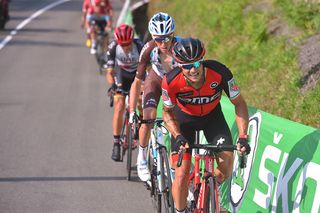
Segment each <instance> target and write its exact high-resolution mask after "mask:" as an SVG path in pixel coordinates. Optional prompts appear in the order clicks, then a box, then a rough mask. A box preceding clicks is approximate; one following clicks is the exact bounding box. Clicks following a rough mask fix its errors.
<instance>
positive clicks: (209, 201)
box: [205, 177, 220, 213]
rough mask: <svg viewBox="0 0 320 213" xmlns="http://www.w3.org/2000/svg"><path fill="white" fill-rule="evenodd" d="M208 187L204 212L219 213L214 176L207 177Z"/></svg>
mask: <svg viewBox="0 0 320 213" xmlns="http://www.w3.org/2000/svg"><path fill="white" fill-rule="evenodd" d="M208 182H209V186H208V187H209V189H208V190H207V194H206V204H205V206H206V212H205V213H220V207H219V194H218V193H219V191H218V185H217V183H216V181H215V179H214V177H210V178H209V179H208Z"/></svg>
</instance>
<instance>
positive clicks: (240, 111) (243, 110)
mask: <svg viewBox="0 0 320 213" xmlns="http://www.w3.org/2000/svg"><path fill="white" fill-rule="evenodd" d="M231 102H232V103H233V104H234V106H235V112H236V123H237V126H238V132H239V137H247V131H248V123H249V113H248V107H247V104H246V102H245V100H244V99H243V97H242V96H241V94H239V95H238V96H237V97H236V98H234V99H231ZM237 146H238V151H240V152H241V154H242V155H244V154H245V152H246V148H245V147H242V148H240V144H239V143H238V144H237Z"/></svg>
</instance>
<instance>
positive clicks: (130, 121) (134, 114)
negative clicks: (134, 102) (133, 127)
mask: <svg viewBox="0 0 320 213" xmlns="http://www.w3.org/2000/svg"><path fill="white" fill-rule="evenodd" d="M136 116H137V115H136V112H130V115H129V123H131V124H132V123H133V119H135V117H136Z"/></svg>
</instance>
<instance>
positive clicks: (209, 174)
mask: <svg viewBox="0 0 320 213" xmlns="http://www.w3.org/2000/svg"><path fill="white" fill-rule="evenodd" d="M190 148H192V149H205V150H206V151H205V153H204V154H198V153H196V154H195V157H194V159H195V161H194V170H193V171H192V173H191V175H190V177H189V179H188V186H189V185H190V182H191V181H192V180H193V186H194V189H195V190H194V191H193V192H192V193H193V199H194V200H191V206H190V207H191V209H192V210H194V213H209V212H210V213H213V212H215V213H219V212H220V206H219V191H218V184H217V182H216V177H215V165H214V163H215V160H217V153H218V152H219V151H234V150H237V146H236V145H212V144H192V145H191V146H190ZM201 160H202V161H204V163H205V166H204V171H203V172H202V173H201V172H200V164H201ZM181 163H182V152H180V153H179V159H178V164H177V166H178V167H179V166H180V165H181ZM208 197H209V198H208ZM210 209H211V210H210Z"/></svg>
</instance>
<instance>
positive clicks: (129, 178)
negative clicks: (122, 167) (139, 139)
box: [126, 124, 133, 180]
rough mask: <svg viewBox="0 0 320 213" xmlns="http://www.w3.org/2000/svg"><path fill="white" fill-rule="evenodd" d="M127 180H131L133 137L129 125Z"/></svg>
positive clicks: (127, 135)
mask: <svg viewBox="0 0 320 213" xmlns="http://www.w3.org/2000/svg"><path fill="white" fill-rule="evenodd" d="M126 137H127V146H128V149H127V180H131V169H132V166H131V162H132V144H133V137H132V128H131V126H130V124H128V126H127V134H126Z"/></svg>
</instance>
